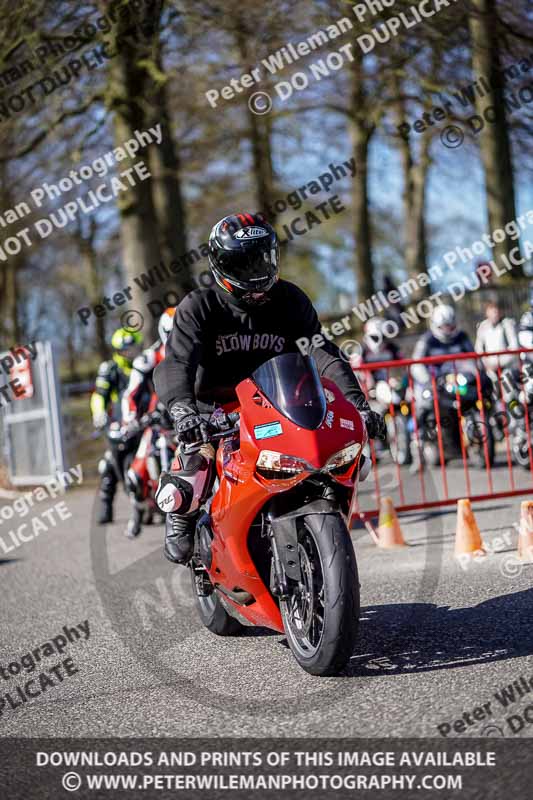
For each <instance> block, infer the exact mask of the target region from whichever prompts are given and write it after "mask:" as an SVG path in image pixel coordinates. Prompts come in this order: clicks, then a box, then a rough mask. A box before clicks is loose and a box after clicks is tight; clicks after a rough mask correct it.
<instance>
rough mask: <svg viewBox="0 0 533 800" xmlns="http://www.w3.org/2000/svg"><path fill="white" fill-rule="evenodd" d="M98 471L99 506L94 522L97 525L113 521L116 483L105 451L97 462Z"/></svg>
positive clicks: (113, 469) (109, 459)
mask: <svg viewBox="0 0 533 800" xmlns="http://www.w3.org/2000/svg"><path fill="white" fill-rule="evenodd" d="M98 472H99V473H100V492H99V497H100V507H99V510H98V516H97V519H96V522H97V525H107V524H108V523H110V522H113V500H114V499H115V494H116V491H117V483H118V478H117V475H116V472H115V467H114V466H113V463H112V461H111V458H110V457H108V454H107V453H106V455H105V456H104V458H102V459H101V461H100V463H99V464H98Z"/></svg>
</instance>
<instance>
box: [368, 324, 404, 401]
mask: <svg viewBox="0 0 533 800" xmlns="http://www.w3.org/2000/svg"><path fill="white" fill-rule="evenodd" d="M384 325H385V320H383V319H381V317H373V318H372V319H369V320H367V322H365V327H364V335H363V344H362V347H361V363H363V364H377V363H379V362H380V361H397V360H398V359H399V358H401V355H400V350H399V348H398V347H397V345H395V344H394V342H393V341H392V340H391V339H390V338H387V336H386V335H385V330H384ZM366 375H368V378H369V381H370V383H371V385H373V384H375V383H377V381H385V380H387V370H386V369H377V370H372V371H369V372H366ZM369 388H370V387H369Z"/></svg>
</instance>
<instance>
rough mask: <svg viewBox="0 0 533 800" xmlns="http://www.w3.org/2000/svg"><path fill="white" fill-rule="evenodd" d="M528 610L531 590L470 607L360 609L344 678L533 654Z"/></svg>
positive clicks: (424, 605)
mask: <svg viewBox="0 0 533 800" xmlns="http://www.w3.org/2000/svg"><path fill="white" fill-rule="evenodd" d="M532 612H533V589H527V590H525V591H522V592H514V593H512V594H505V595H500V596H499V597H495V598H492V599H491V600H486V601H484V602H483V603H479V605H477V606H473V607H471V608H459V609H450V608H449V607H447V606H444V607H438V606H435V605H433V604H432V603H397V604H390V605H381V606H367V607H365V608H363V609H361V622H360V628H359V640H358V643H357V652H356V654H354V655H353V656H352V659H351V661H350V664H349V666H348V667H347V669H346V673H345V674H346V675H348V676H350V677H356V676H367V677H369V676H375V677H382V676H383V675H405V674H408V673H414V672H428V671H432V670H440V669H457V668H459V667H466V666H469V665H471V664H484V663H488V662H493V661H505V660H509V659H513V658H519V657H521V656H528V655H532V654H533V627H532V626H531V616H532ZM357 653H360V654H361V655H358V654H357Z"/></svg>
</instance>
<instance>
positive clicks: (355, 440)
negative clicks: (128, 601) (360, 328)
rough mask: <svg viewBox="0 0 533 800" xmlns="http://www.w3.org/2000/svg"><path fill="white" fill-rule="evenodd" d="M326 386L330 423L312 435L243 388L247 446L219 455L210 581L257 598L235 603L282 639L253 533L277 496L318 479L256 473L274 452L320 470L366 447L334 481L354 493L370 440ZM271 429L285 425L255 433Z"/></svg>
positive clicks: (250, 386)
mask: <svg viewBox="0 0 533 800" xmlns="http://www.w3.org/2000/svg"><path fill="white" fill-rule="evenodd" d="M322 384H323V386H324V389H325V391H326V397H327V400H328V402H327V411H326V416H325V419H324V421H323V423H322V425H321V426H320V428H318V429H317V430H306V429H304V428H301V427H299V426H298V425H296V424H295V423H293V422H291V421H290V420H289V419H288V418H287V417H285V416H284V415H283V414H281V413H280V412H279V411H277V409H276V408H274V407H273V406H272V404H271V403H270V402H269V401H268V400H267V399H266V397H265V396H264V394H262V392H261V391H260V390H259V389H258V388H257V386H256V385H255V384H254V383H253V381H252V380H251V379H246V380H244V381H242V383H240V384H239V385H238V387H237V390H236V391H237V397H238V399H239V404H240V406H239V410H240V414H241V417H240V447H239V449H238V450H237V451H232V452H230V451H229V449H228V445H227V444H226V445H222V446H221V447H219V450H218V453H217V471H218V475H219V478H220V486H219V488H218V490H217V492H216V494H215V496H214V498H213V502H212V505H211V523H212V528H213V532H214V540H213V544H212V548H211V552H212V563H211V567H210V569H209V576H210V578H211V581H212V582H213V583H214V584H218V585H220V586H221V587H222V588H226V589H227V590H229V591H231V590H233V589H234V588H235V587H239V588H240V589H242V590H244V591H246V592H248V593H249V594H251V595H252V596H253V598H254V602H251V603H250V604H248V605H246V606H237V605H236V604H235V603H233V601H230V600H228V602H232V603H233V605H234V606H235V608H238V610H239V613H240V614H241V615H242V616H244V617H246V618H247V619H248V620H249V621H250V622H252V623H254V624H256V625H263V626H266V627H269V628H273V629H274V630H278V631H280V632H283V624H282V620H281V614H280V611H279V608H278V605H277V603H276V601H275V600H274V599H273V597H272V595H271V594H270V591H269V589H268V588H267V586H265V584H264V583H263V581H262V580H261V578H260V576H259V574H258V572H257V570H256V568H255V565H254V563H253V561H252V559H251V557H250V554H249V552H248V547H247V539H248V532H249V529H250V526H251V525H252V523H253V522H254V520H255V518H256V516H257V514H258V513H259V511H260V510H261V508H262V507H263V506H264V505H265V503H266V502H267V500H269V498H271V497H272V495H274V494H279V493H281V492H287V491H288V490H290V489H292V488H293V487H294V486H295V485H296V484H298V483H300V482H301V481H303V480H305V479H306V478H308V477H309V474H310V472H303V473H299V474H296V475H294V476H290V477H289V478H282V479H267V478H265V477H263V476H261V475H259V474H258V473H257V472H256V464H257V459H258V457H259V454H260V453H261V451H263V450H269V451H274V452H278V453H282V454H284V455H289V456H294V457H297V458H298V459H303V460H305V461H306V462H308V463H309V464H310V465H311V466H312V467H314V468H315V469H316V470H319V469H322V468H323V467H324V466H325V464H326V462H327V461H328V459H330V458H331V457H332V456H334V455H335V454H336V453H338V452H339V451H340V450H342V449H344V448H346V447H348V446H349V445H358V448H357V454H356V457H355V459H354V461H353V462H351V463H350V464H348V465H347V466H346V471H345V472H342V471H340V474H338V473H336V474H335V475H334V478H335V480H337V481H338V482H339V483H342V484H343V485H345V486H348V487H351V486H353V478H354V472H355V471H356V469H357V465H358V462H359V459H360V455H361V450H362V447H363V446H364V444H365V443H366V439H367V435H366V430H365V427H364V423H363V420H362V418H361V415H360V414H359V412H358V411H357V410H356V408H355V407H354V406H353V405H352V403H350V402H349V401H348V400H346V399H345V397H344V396H343V395H342V393H341V392H340V390H339V389H338V388H337V386H336V385H335V384H334V383H332V382H331V381H328V380H326V379H323V380H322ZM269 423H277V425H275V427H274V429H273V430H275V431H279V430H280V429H281V432H280V433H277V434H275V435H272V436H268V437H267V438H256V431H255V429H256V428H257V427H258V426H261V425H265V426H266V425H268V424H269ZM280 426H281V428H280ZM264 430H265V429H263V431H264ZM259 435H261V433H260V434H259ZM225 448H226V449H225Z"/></svg>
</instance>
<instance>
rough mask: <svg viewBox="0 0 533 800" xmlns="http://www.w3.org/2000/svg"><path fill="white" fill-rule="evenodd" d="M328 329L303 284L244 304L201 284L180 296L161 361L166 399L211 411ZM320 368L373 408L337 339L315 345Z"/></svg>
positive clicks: (158, 372)
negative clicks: (260, 372) (267, 364)
mask: <svg viewBox="0 0 533 800" xmlns="http://www.w3.org/2000/svg"><path fill="white" fill-rule="evenodd" d="M320 331H321V326H320V322H319V321H318V317H317V314H316V311H315V309H314V308H313V306H312V304H311V301H310V300H309V298H308V297H307V295H306V294H304V292H302V290H301V289H299V288H298V287H297V286H295V285H294V284H293V283H289V281H284V280H280V281H278V282H277V283H276V284H275V286H274V287H273V288H272V289H271V291H270V297H269V301H268V302H267V303H265V304H264V305H261V306H247V307H244V306H239V305H238V304H237V303H236V302H235V301H234V300H233V298H231V297H230V295H227V296H226V295H225V294H223V293H222V292H220V291H219V290H217V289H196V290H195V291H193V292H191V293H190V294H188V295H187V296H186V297H185V298H184V299H183V300H182V301H181V303H180V304H179V306H178V307H177V309H176V316H175V317H174V327H173V329H172V332H171V334H170V336H169V338H168V341H167V344H166V354H165V359H164V361H162V362H161V363H160V364H159V366H157V367H156V369H155V373H154V382H155V388H156V392H157V394H158V396H159V399H160V400H161V401H162V402H163V403H164V404H166V405H167V407H168V408H170V407H171V406H172V405H173V404H174V403H180V404H183V405H186V406H191V405H192V406H196V407H197V408H198V409H199V410H200V411H207V410H208V409H209V408H212V406H213V404H214V403H216V404H223V403H227V402H231V401H232V400H235V399H236V394H235V387H236V386H237V384H239V383H240V382H241V381H242V380H244V379H245V378H249V377H250V375H251V374H252V372H253V371H254V370H255V369H257V367H259V366H261V364H264V363H265V361H268V360H269V359H270V358H273V357H274V356H276V355H279V354H280V353H288V352H298V347H297V345H296V340H297V339H300V338H302V337H304V336H305V337H307V338H308V339H309V340H311V338H312V337H313V336H314V335H315V334H317V333H318V334H319V333H320ZM310 353H312V355H313V357H314V358H315V361H316V363H317V366H318V370H319V372H320V374H321V375H322V376H324V377H327V378H329V379H330V380H332V381H334V383H336V384H337V386H338V387H339V389H340V390H341V391H342V392H343V393H344V395H345V396H346V397H347V398H348V399H349V400H351V402H353V403H354V405H355V406H356V408H358V409H360V410H367V409H368V405H367V402H366V400H365V397H364V394H363V392H362V391H361V388H360V386H359V384H358V382H357V380H356V378H355V376H354V374H353V372H352V370H351V368H350V366H349V365H348V364H347V363H346V361H344V360H343V359H342V357H341V355H340V353H339V349H338V347H337V346H336V345H335V344H333V342H331V341H328V340H326V339H325V343H324V345H323V346H322V347H320V348H319V349H316V348H313V349H311V350H310Z"/></svg>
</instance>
